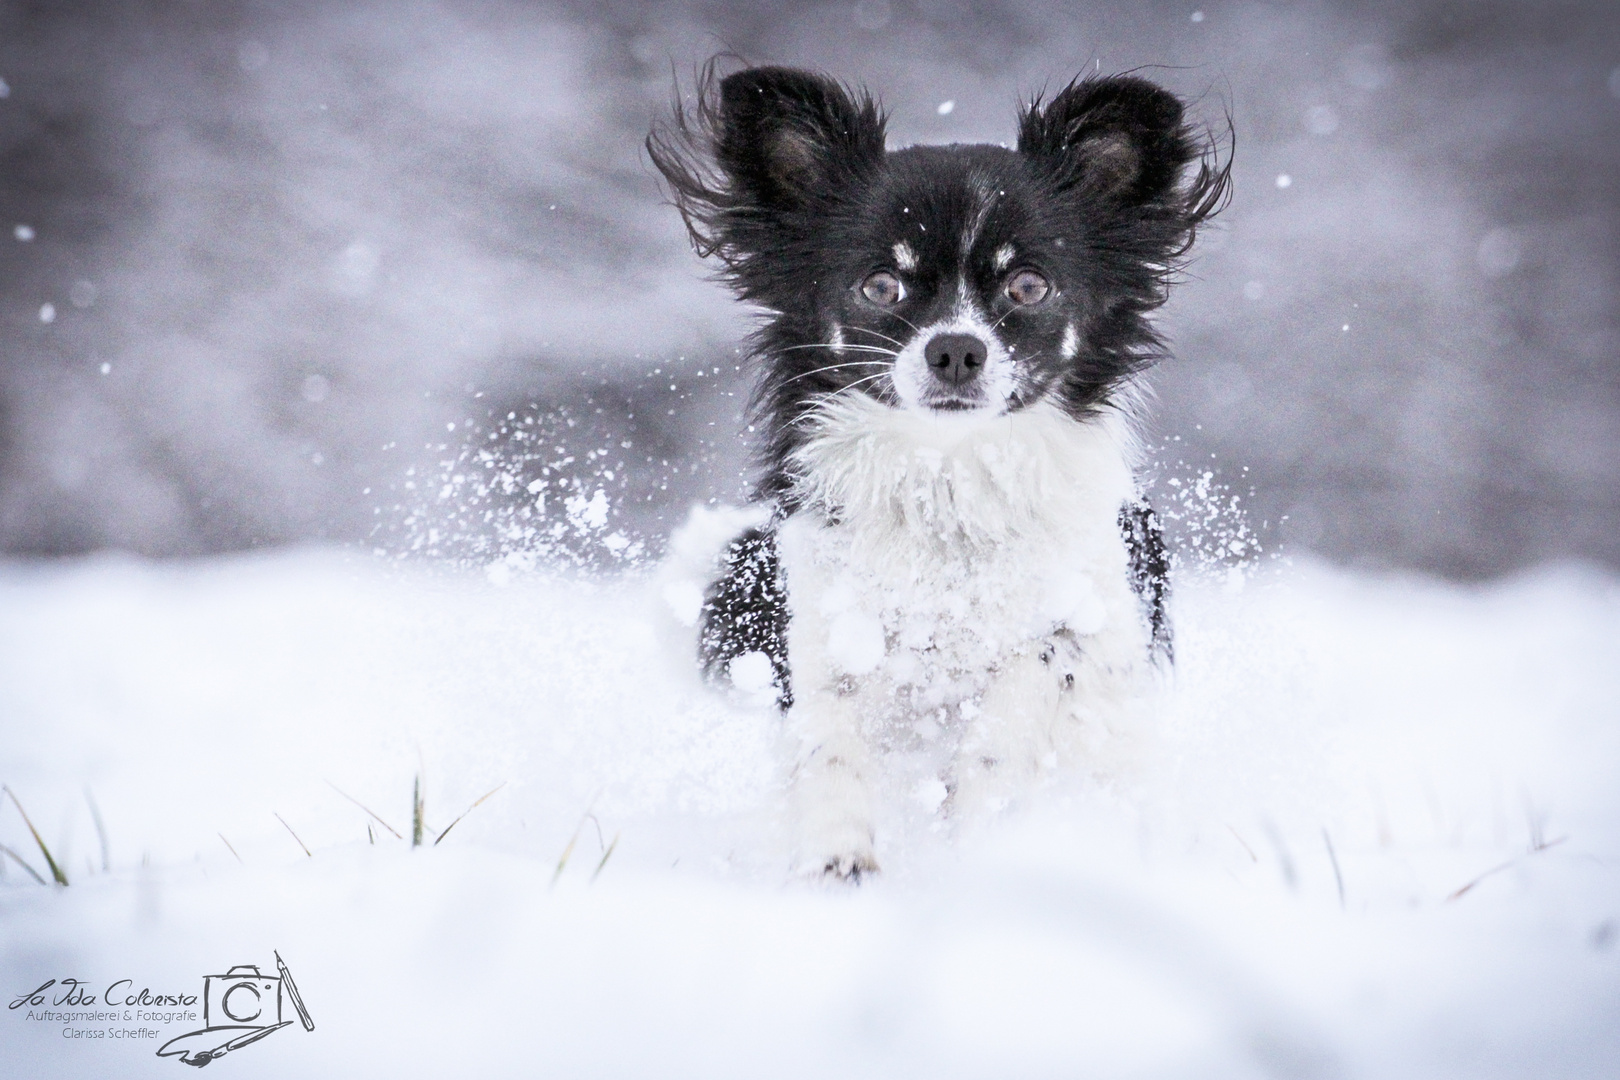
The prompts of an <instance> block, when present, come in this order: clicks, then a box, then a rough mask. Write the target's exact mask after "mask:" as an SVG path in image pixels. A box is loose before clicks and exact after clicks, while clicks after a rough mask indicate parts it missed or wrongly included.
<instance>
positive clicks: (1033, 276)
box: [1007, 270, 1052, 306]
mask: <svg viewBox="0 0 1620 1080" xmlns="http://www.w3.org/2000/svg"><path fill="white" fill-rule="evenodd" d="M1051 291H1052V283H1051V282H1049V281H1047V280H1046V279H1045V278H1043V277H1041V275H1039V274H1037V273H1036V272H1035V271H1033V270H1020V271H1018V273H1016V274H1014V275H1013V276H1012V277H1011V278H1009V279H1008V281H1007V298H1008V299H1009V300H1011V301H1012V302H1013V303H1015V304H1020V305H1024V306H1028V305H1030V304H1038V303H1040V302H1041V301H1042V300H1045V299H1046V296H1047V294H1048V293H1050V292H1051Z"/></svg>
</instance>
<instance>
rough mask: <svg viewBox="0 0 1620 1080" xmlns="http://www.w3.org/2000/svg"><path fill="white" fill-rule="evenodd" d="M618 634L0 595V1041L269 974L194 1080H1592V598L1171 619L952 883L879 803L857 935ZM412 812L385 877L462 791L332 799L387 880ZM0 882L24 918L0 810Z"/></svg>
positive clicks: (33, 571)
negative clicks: (1086, 736)
mask: <svg viewBox="0 0 1620 1080" xmlns="http://www.w3.org/2000/svg"><path fill="white" fill-rule="evenodd" d="M656 594H657V588H656V586H655V585H654V584H653V582H652V581H651V579H650V578H649V577H647V576H631V577H626V578H621V579H617V580H614V581H609V582H597V583H594V584H592V583H587V582H581V581H577V580H561V579H556V578H551V577H548V576H545V575H543V574H538V573H536V574H523V573H515V574H512V575H510V576H509V579H507V580H504V582H503V583H497V582H496V581H493V580H491V579H490V578H489V577H487V576H485V575H480V574H458V573H454V572H451V571H448V570H441V569H434V568H432V567H424V566H414V567H413V566H407V567H401V566H399V565H397V564H392V563H384V562H382V561H379V560H373V559H371V558H370V557H366V556H359V555H350V554H347V553H344V552H338V551H329V550H314V551H293V552H282V553H279V554H270V555H261V556H255V557H240V558H233V559H223V560H218V561H214V562H207V563H185V564H151V563H144V562H137V561H132V560H128V559H124V558H116V557H97V558H93V559H88V560H84V561H80V562H73V563H55V564H48V565H46V564H25V563H12V564H9V565H4V566H3V567H0V724H3V729H0V730H3V741H0V779H3V780H4V782H5V784H6V785H8V786H9V788H10V789H11V790H12V791H13V792H15V793H16V795H17V797H18V798H19V799H20V801H21V804H22V807H23V808H24V809H26V810H27V812H28V814H29V815H30V817H31V818H32V820H33V822H34V824H35V825H36V826H37V827H38V828H39V830H40V833H41V834H42V836H43V837H44V839H45V841H46V843H47V844H48V845H50V847H51V849H52V852H53V854H55V855H56V856H57V858H58V861H59V863H60V864H61V866H62V869H63V871H64V872H65V874H66V875H67V877H68V878H69V880H70V881H71V884H70V885H69V886H68V887H67V888H65V889H64V888H57V887H43V886H41V885H39V884H37V883H36V882H35V881H34V880H33V879H32V878H31V877H30V876H29V875H28V874H27V873H26V872H25V871H24V870H22V869H21V868H20V867H19V866H18V865H17V864H16V863H15V862H14V861H12V860H11V859H10V858H9V857H6V867H5V874H4V878H3V880H0V989H3V990H4V991H5V992H6V994H5V996H6V1004H8V1005H10V1004H12V1003H13V1002H15V1001H18V1000H19V996H20V995H23V994H24V993H25V992H26V991H29V990H32V989H33V988H34V987H35V986H38V985H39V984H41V983H44V982H45V981H46V980H48V979H56V980H58V983H57V985H56V986H54V987H52V988H51V989H50V990H48V991H47V992H46V994H47V996H49V995H52V994H57V993H58V992H59V991H60V988H61V985H62V983H61V981H62V980H64V979H69V978H73V979H80V980H83V981H84V982H85V983H86V987H87V992H88V993H90V994H93V995H97V996H100V995H102V994H104V992H105V989H106V987H107V986H108V984H111V983H115V982H116V981H118V980H122V979H129V980H131V982H130V983H129V984H126V987H125V989H126V990H127V989H134V990H137V991H138V990H139V989H140V988H143V987H145V988H149V989H150V990H151V991H152V992H153V993H154V994H191V995H196V994H199V993H200V992H201V988H202V979H203V976H204V975H210V974H219V973H221V972H224V971H225V969H226V968H228V967H229V966H232V965H236V964H256V965H259V966H260V967H261V968H264V969H265V970H266V971H267V972H268V971H269V969H270V967H271V966H272V965H273V964H274V953H275V952H279V954H280V955H281V956H282V957H283V958H284V959H285V960H286V962H287V964H288V966H289V968H290V970H291V971H292V972H293V973H294V975H295V977H296V980H297V984H298V987H299V989H300V990H301V992H302V996H303V1000H304V1001H305V1002H306V1004H307V1006H308V1011H309V1014H310V1016H311V1018H312V1020H313V1021H314V1023H315V1029H314V1031H313V1032H306V1031H304V1030H303V1029H302V1028H301V1026H299V1025H298V1024H294V1025H293V1026H291V1027H289V1028H288V1029H286V1030H285V1031H278V1032H276V1033H274V1034H273V1035H271V1036H269V1037H268V1038H266V1039H265V1040H263V1041H262V1042H260V1043H257V1044H254V1045H251V1046H246V1047H243V1048H241V1049H239V1050H236V1051H234V1052H232V1053H230V1054H229V1055H227V1056H226V1057H225V1058H224V1059H223V1060H222V1061H219V1062H217V1063H215V1071H216V1072H218V1073H219V1074H221V1075H226V1076H243V1077H248V1076H274V1077H285V1076H333V1077H346V1078H347V1077H371V1076H376V1077H391V1078H398V1077H461V1076H468V1077H470V1076H494V1077H504V1076H540V1077H565V1076H592V1077H599V1076H622V1077H660V1078H663V1077H684V1076H692V1077H698V1076H702V1077H728V1076H736V1077H748V1078H759V1077H784V1078H785V1077H797V1076H839V1077H846V1078H847V1077H867V1076H870V1077H898V1076H917V1077H929V1078H944V1077H957V1076H962V1077H968V1076H974V1077H978V1076H983V1077H1021V1078H1022V1077H1031V1078H1033V1077H1047V1076H1051V1077H1077V1076H1083V1077H1116V1076H1118V1077H1127V1076H1128V1077H1188V1078H1200V1080H1204V1078H1219V1077H1249V1076H1256V1077H1273V1076H1274V1077H1366V1078H1377V1080H1385V1078H1399V1077H1412V1078H1424V1080H1432V1078H1440V1077H1496V1076H1500V1077H1537V1078H1549V1077H1597V1076H1605V1075H1614V1073H1613V1072H1612V1070H1613V1069H1614V1068H1615V1067H1616V1066H1615V1062H1617V1061H1620V785H1617V784H1616V783H1615V776H1616V775H1617V769H1620V581H1617V580H1616V579H1614V578H1612V577H1609V576H1605V575H1603V574H1601V573H1599V572H1597V571H1592V570H1587V569H1580V568H1561V569H1548V570H1543V571H1538V572H1536V573H1532V574H1529V575H1526V576H1523V577H1520V578H1518V579H1515V580H1512V581H1508V582H1504V583H1499V584H1495V585H1491V586H1488V587H1481V588H1473V589H1468V588H1461V587H1456V586H1447V585H1441V584H1437V583H1434V582H1431V581H1426V580H1423V579H1417V578H1409V577H1372V576H1357V575H1352V574H1348V573H1345V572H1340V571H1334V570H1330V569H1326V568H1323V567H1320V566H1316V565H1310V564H1305V565H1295V566H1291V567H1278V568H1274V569H1268V570H1266V571H1264V572H1261V573H1259V574H1257V575H1255V576H1252V577H1250V578H1249V579H1248V580H1246V581H1244V580H1238V579H1234V580H1231V581H1215V580H1212V581H1209V582H1207V583H1199V582H1183V583H1182V586H1181V589H1180V592H1179V594H1178V597H1177V610H1176V615H1177V619H1178V628H1179V640H1178V654H1179V665H1178V669H1177V674H1176V677H1175V682H1174V685H1173V686H1172V687H1171V688H1170V689H1169V690H1168V691H1167V695H1166V699H1165V701H1164V702H1163V708H1162V710H1161V713H1162V715H1161V718H1160V720H1161V722H1160V723H1159V725H1158V728H1157V729H1156V730H1155V732H1153V734H1152V736H1151V737H1148V736H1147V735H1144V737H1143V738H1142V739H1141V740H1139V741H1137V742H1136V743H1135V744H1134V745H1133V746H1132V747H1131V748H1130V753H1117V754H1115V755H1114V756H1113V757H1112V758H1110V759H1109V760H1107V761H1102V762H1099V763H1098V764H1097V767H1096V768H1095V769H1093V770H1090V771H1089V772H1088V774H1087V775H1085V776H1075V777H1071V778H1068V779H1067V780H1066V781H1065V782H1063V783H1060V784H1057V785H1055V786H1053V787H1052V788H1050V789H1048V790H1045V791H1041V792H1036V793H1032V794H1031V796H1030V797H1029V799H1028V800H1027V804H1026V805H1023V806H1020V807H1015V808H1013V809H1012V810H1010V811H1009V812H1008V813H1007V814H1006V815H1005V817H1004V818H1003V819H1002V820H1000V821H997V822H994V823H991V824H988V825H985V826H982V827H979V828H976V829H973V830H969V831H967V832H966V833H964V834H962V835H955V834H954V833H953V828H952V827H951V826H949V825H945V826H937V827H936V825H935V823H931V822H929V821H928V820H927V819H926V817H924V816H923V815H922V813H921V811H920V810H918V809H917V808H916V807H917V804H916V803H915V801H914V800H911V799H910V798H909V795H908V792H907V791H906V790H904V789H903V788H902V787H900V786H898V785H897V786H895V787H893V788H891V790H889V791H888V792H887V797H888V801H889V808H888V813H887V820H888V821H889V823H890V825H891V826H892V827H891V829H890V831H889V833H888V836H889V840H888V842H887V844H886V846H885V847H883V848H882V849H881V850H880V856H881V857H882V859H883V862H884V866H885V871H886V872H885V875H884V876H883V877H882V878H881V879H879V880H877V881H875V882H873V883H871V884H868V885H863V886H861V887H860V888H859V889H819V888H812V887H807V886H804V885H801V884H795V883H790V882H789V881H788V880H787V877H786V867H787V852H786V846H785V840H784V834H785V830H784V828H783V823H782V820H781V808H780V800H779V782H778V773H777V771H776V766H775V764H774V761H775V757H774V755H775V753H776V745H775V732H774V725H775V720H774V718H773V717H772V716H771V715H770V714H769V713H767V712H759V711H751V710H749V709H745V708H741V707H733V706H730V705H727V704H726V703H724V702H722V701H719V700H717V699H716V698H715V697H713V696H712V695H710V694H709V693H708V692H706V691H704V690H702V689H701V688H700V687H698V686H697V685H696V683H695V680H694V679H693V678H692V677H691V675H690V674H689V673H688V672H687V670H686V667H685V664H684V658H683V657H681V656H678V655H673V650H672V648H671V645H670V642H669V641H668V639H667V638H666V636H665V634H664V631H663V630H662V629H661V619H662V616H661V614H660V612H659V610H658V603H657V600H656ZM419 776H420V777H421V778H422V782H423V784H422V790H423V793H424V800H425V820H426V824H427V827H428V829H427V841H426V844H427V845H431V844H432V840H433V838H434V837H435V836H437V835H438V833H439V832H441V831H442V830H444V829H445V828H446V826H448V825H450V824H451V822H452V821H453V820H455V819H456V817H457V815H459V814H461V813H462V812H463V811H464V810H467V808H468V807H469V806H470V805H471V804H473V803H474V802H475V801H476V800H478V799H479V798H480V797H481V796H483V795H484V794H485V793H486V792H488V791H490V790H491V789H493V788H496V787H497V786H498V785H504V786H502V787H500V788H499V790H498V791H497V792H496V793H495V794H494V795H492V796H490V797H489V798H488V799H487V800H486V801H484V802H483V803H481V804H480V805H478V806H477V807H475V808H474V809H472V810H471V811H470V812H469V813H467V816H466V817H465V818H463V819H462V820H460V822H459V823H458V824H456V826H455V828H454V829H453V830H452V831H451V832H450V833H449V834H448V835H446V836H445V837H444V838H443V842H442V843H440V844H439V845H438V846H436V847H435V846H424V847H423V848H422V849H419V850H414V851H413V850H411V849H410V847H409V843H408V840H400V839H396V838H395V837H394V836H393V835H391V834H390V833H389V832H388V831H387V830H386V829H385V827H384V826H383V825H382V824H380V823H379V822H378V821H377V820H376V819H374V818H372V817H370V816H368V814H367V813H366V811H365V810H362V809H361V808H360V807H359V806H358V805H356V802H355V801H351V799H352V800H357V801H358V802H359V803H363V804H364V805H365V806H366V807H369V808H370V809H371V810H372V811H375V813H376V816H377V818H380V819H382V820H383V821H386V822H387V823H388V825H389V826H391V827H392V828H393V829H394V830H397V831H399V832H402V833H408V832H409V829H410V824H411V817H412V814H411V800H412V789H413V785H414V784H415V782H416V780H417V778H418V777H419ZM92 800H93V803H94V806H95V807H96V808H97V810H98V811H99V814H100V817H101V819H102V821H103V822H104V826H105V828H104V833H105V838H106V858H107V864H106V865H107V867H108V869H103V848H102V840H101V834H100V833H99V832H98V829H97V827H96V825H95V821H94V817H93V814H92V810H91V804H92ZM587 814H589V817H587V816H586V815H587ZM277 815H279V818H280V820H278V816H277ZM283 821H284V822H285V826H284V825H283ZM368 832H369V834H370V836H369V837H368ZM294 833H295V834H296V839H295V837H294V835H292V834H294ZM371 838H374V840H375V842H374V843H373V842H372V841H371ZM573 838H577V839H574V842H573V844H572V847H571V849H570V841H571V839H573ZM615 840H617V844H616V846H614V847H613V848H612V850H611V855H610V856H609V857H608V858H607V860H606V862H605V863H604V862H603V855H604V852H606V851H607V850H608V845H610V844H613V843H614V841H615ZM0 843H4V844H5V845H6V846H7V847H9V848H11V849H12V850H13V851H15V852H16V853H17V854H18V855H20V856H22V857H23V858H25V859H27V860H28V861H29V862H30V863H31V864H33V866H34V868H35V869H36V870H37V871H39V872H40V873H42V874H43V873H46V872H47V871H46V869H45V865H44V862H43V859H42V858H41V856H40V852H39V849H38V847H37V846H36V845H35V843H34V841H33V839H32V837H31V836H30V835H29V833H28V830H27V828H26V826H25V825H24V824H23V821H22V818H21V816H20V814H19V813H18V809H17V807H16V806H15V805H14V804H13V803H12V801H11V799H10V798H6V799H5V802H4V804H3V806H0ZM306 846H307V848H308V851H309V852H310V854H308V855H306V854H305V851H304V847H306ZM565 851H567V852H568V859H567V862H566V865H565V866H564V867H563V869H562V871H561V873H560V875H559V874H557V873H556V870H557V867H558V864H559V860H560V859H561V857H562V856H563V854H564V853H565ZM598 871H599V872H598ZM593 875H595V876H594V880H593ZM554 878H555V881H554ZM122 992H123V991H120V993H122ZM42 1008H43V1009H44V1010H49V1009H50V1006H49V1005H48V1004H47V1005H46V1006H43V1007H42ZM60 1008H63V1009H66V1008H67V1006H61V1007H60ZM120 1009H122V1006H120ZM39 1011H41V1009H40V1008H36V1007H35V1006H33V1005H31V1004H30V1003H29V1002H27V1001H26V1000H24V1001H22V1002H21V1003H20V1004H19V1006H18V1007H16V1008H13V1009H9V1010H7V1011H5V1012H4V1013H0V1059H3V1060H4V1061H5V1062H6V1065H5V1067H4V1069H3V1071H4V1072H5V1074H6V1075H9V1076H18V1077H22V1076H30V1077H33V1076H39V1077H46V1076H48V1077H106V1076H120V1077H138V1076H148V1075H151V1076H164V1075H166V1076H171V1077H173V1076H176V1075H179V1074H180V1073H182V1072H184V1068H183V1066H181V1065H180V1064H178V1062H176V1061H175V1060H173V1059H159V1058H158V1057H157V1056H155V1051H156V1049H157V1045H158V1044H160V1043H161V1042H163V1041H164V1040H165V1039H167V1038H170V1037H173V1036H174V1035H178V1034H181V1033H182V1032H184V1031H186V1030H189V1029H190V1028H191V1027H195V1026H200V1025H196V1024H187V1023H186V1022H184V1021H173V1022H171V1023H167V1024H165V1023H163V1022H162V1021H161V1020H151V1019H148V1020H140V1019H139V1018H137V1019H135V1020H132V1021H130V1022H128V1023H126V1022H124V1021H123V1020H122V1017H120V1021H119V1022H117V1023H106V1022H100V1021H94V1022H71V1023H63V1022H58V1021H52V1020H37V1019H36V1020H29V1019H27V1016H28V1015H29V1014H30V1013H31V1012H33V1013H36V1014H37V1013H38V1012H39ZM169 1011H174V1010H169ZM285 1015H286V1018H288V1019H291V1018H292V1010H291V1008H290V1007H289V1008H287V1009H286V1010H285ZM143 1026H144V1027H146V1028H147V1029H148V1030H151V1031H155V1032H156V1033H157V1034H156V1035H155V1036H146V1037H135V1038H129V1037H107V1036H106V1034H105V1029H108V1028H115V1029H123V1028H137V1029H138V1028H140V1027H143ZM69 1028H72V1029H75V1030H78V1031H79V1032H81V1034H79V1035H72V1036H71V1037H70V1033H69V1032H68V1031H67V1030H66V1029H69ZM96 1029H101V1030H103V1032H104V1034H103V1036H102V1037H99V1038H98V1037H95V1036H94V1034H93V1032H94V1031H95V1030H96ZM86 1031H88V1032H90V1033H91V1034H88V1035H87V1034H83V1033H84V1032H86ZM210 1075H212V1074H210Z"/></svg>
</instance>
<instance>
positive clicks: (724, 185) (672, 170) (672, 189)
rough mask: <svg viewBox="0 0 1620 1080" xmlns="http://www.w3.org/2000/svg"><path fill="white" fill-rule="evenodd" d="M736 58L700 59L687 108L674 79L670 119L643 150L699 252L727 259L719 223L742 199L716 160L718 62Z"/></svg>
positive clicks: (648, 139) (718, 126)
mask: <svg viewBox="0 0 1620 1080" xmlns="http://www.w3.org/2000/svg"><path fill="white" fill-rule="evenodd" d="M729 59H736V58H735V57H731V56H727V55H724V54H722V55H720V56H712V57H710V58H709V59H708V60H706V61H704V63H703V66H702V67H701V68H699V69H698V72H697V80H696V82H697V85H696V86H695V88H694V90H695V96H696V99H697V100H696V103H695V104H694V105H693V106H692V107H691V109H690V110H688V108H687V107H686V106H685V105H684V104H683V103H682V101H681V88H680V82H679V79H678V78H677V79H675V92H674V95H673V97H674V106H673V108H672V109H671V111H670V117H669V119H668V120H665V121H662V122H660V123H658V124H656V125H655V126H654V127H653V130H652V133H651V134H649V135H648V136H647V142H646V147H647V156H648V157H650V158H651V159H652V163H653V167H654V168H656V169H657V170H658V171H659V173H660V174H662V175H663V177H664V182H665V183H666V184H668V185H669V195H670V202H671V203H673V204H674V206H675V209H676V210H678V211H680V215H681V220H682V221H683V222H685V224H686V235H687V237H688V238H689V239H690V240H691V242H692V249H693V250H694V251H696V252H697V253H698V256H699V257H700V258H705V259H706V258H708V257H709V256H710V255H719V256H720V257H721V258H722V259H724V260H725V261H726V263H727V264H728V265H730V264H731V262H732V260H731V259H730V258H728V257H727V253H726V251H725V242H724V239H723V237H722V236H721V223H722V221H723V220H724V218H725V216H726V214H727V213H728V212H729V211H731V210H733V209H735V208H736V207H737V206H739V205H740V203H741V200H740V199H738V198H737V197H736V196H735V195H734V194H733V193H732V191H731V190H730V184H729V183H728V182H727V180H726V177H725V174H724V173H722V172H721V171H720V168H719V166H718V165H717V164H716V163H715V157H716V155H715V150H716V147H717V145H718V142H719V136H720V70H719V69H720V62H721V61H722V60H729Z"/></svg>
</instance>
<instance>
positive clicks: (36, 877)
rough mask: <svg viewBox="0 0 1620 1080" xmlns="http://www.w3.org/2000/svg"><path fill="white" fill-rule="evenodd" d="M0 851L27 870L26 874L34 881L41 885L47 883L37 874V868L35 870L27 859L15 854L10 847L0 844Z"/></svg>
mask: <svg viewBox="0 0 1620 1080" xmlns="http://www.w3.org/2000/svg"><path fill="white" fill-rule="evenodd" d="M0 853H4V854H6V855H10V856H11V858H12V860H13V861H14V862H16V864H17V865H18V866H20V867H22V868H23V869H24V870H26V871H28V876H29V877H31V878H33V879H34V880H35V881H37V882H39V883H40V884H41V885H46V884H49V883H48V882H47V881H46V880H45V879H44V878H42V877H40V876H39V871H38V870H35V869H34V868H33V867H32V866H29V865H28V861H27V860H26V859H24V858H23V857H22V856H21V855H19V854H17V853H16V852H15V851H12V850H11V849H10V848H8V847H6V845H4V844H0Z"/></svg>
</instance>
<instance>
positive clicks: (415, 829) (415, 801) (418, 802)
mask: <svg viewBox="0 0 1620 1080" xmlns="http://www.w3.org/2000/svg"><path fill="white" fill-rule="evenodd" d="M425 812H426V806H425V804H424V801H423V798H422V774H421V773H417V774H416V781H415V783H413V784H412V785H411V847H413V848H419V847H421V846H422V830H423V829H424V828H425V824H424V822H423V820H422V815H423V814H424V813H425Z"/></svg>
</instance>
